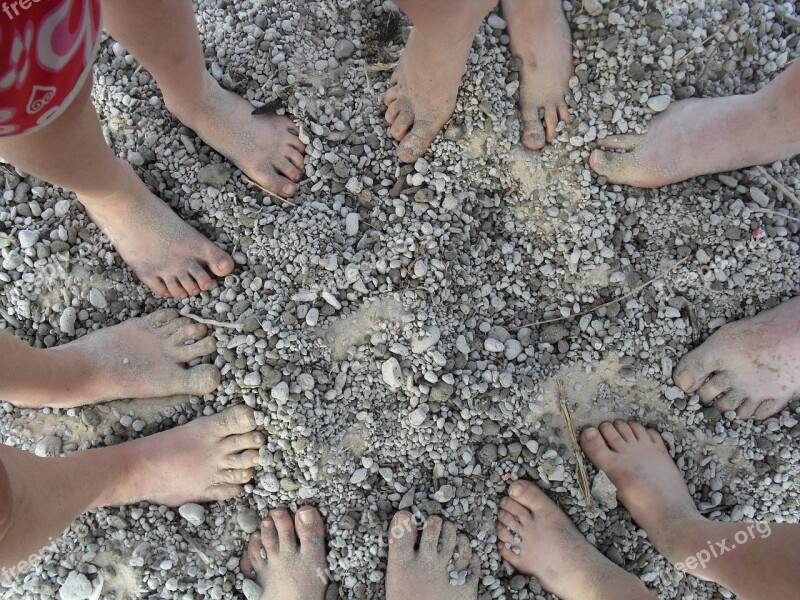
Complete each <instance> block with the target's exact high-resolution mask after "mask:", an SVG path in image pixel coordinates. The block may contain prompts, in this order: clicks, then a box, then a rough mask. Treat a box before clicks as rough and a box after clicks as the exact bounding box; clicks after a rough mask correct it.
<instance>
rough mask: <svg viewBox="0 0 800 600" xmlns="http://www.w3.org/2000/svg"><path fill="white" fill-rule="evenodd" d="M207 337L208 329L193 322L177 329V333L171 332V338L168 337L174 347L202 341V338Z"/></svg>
mask: <svg viewBox="0 0 800 600" xmlns="http://www.w3.org/2000/svg"><path fill="white" fill-rule="evenodd" d="M206 335H208V327H206V326H205V325H203V324H202V323H197V322H195V321H191V322H189V323H187V324H186V325H184V326H182V327H180V328H178V330H177V331H175V332H173V333H172V335H171V336H169V338H170V340H171V341H172V343H173V344H175V345H176V346H179V345H181V344H185V343H186V342H188V341H190V340H191V341H196V340H202V339H203V338H204V337H206Z"/></svg>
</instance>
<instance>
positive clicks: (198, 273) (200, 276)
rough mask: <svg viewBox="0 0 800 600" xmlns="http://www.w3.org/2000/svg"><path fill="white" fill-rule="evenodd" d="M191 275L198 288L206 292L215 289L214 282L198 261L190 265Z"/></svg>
mask: <svg viewBox="0 0 800 600" xmlns="http://www.w3.org/2000/svg"><path fill="white" fill-rule="evenodd" d="M189 273H191V275H192V277H193V278H194V280H195V281H196V282H197V285H198V287H199V288H200V289H201V290H203V291H204V292H207V291H208V290H210V289H211V288H213V287H214V280H213V279H211V276H209V274H208V272H207V271H206V270H205V269H204V268H203V267H201V266H200V265H199V264H198V263H197V262H196V261H192V262H191V263H190V264H189Z"/></svg>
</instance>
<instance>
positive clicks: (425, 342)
mask: <svg viewBox="0 0 800 600" xmlns="http://www.w3.org/2000/svg"><path fill="white" fill-rule="evenodd" d="M441 337H442V332H441V331H440V330H439V328H438V327H436V326H435V325H431V326H429V327H426V328H425V329H424V330H423V332H422V333H421V334H419V335H415V336H414V337H413V338H412V339H411V351H412V352H413V353H414V354H424V353H425V352H427V351H428V350H430V349H431V348H433V347H434V346H435V345H436V344H437V343H438V342H439V339H440V338H441Z"/></svg>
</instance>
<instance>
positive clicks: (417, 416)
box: [408, 405, 428, 428]
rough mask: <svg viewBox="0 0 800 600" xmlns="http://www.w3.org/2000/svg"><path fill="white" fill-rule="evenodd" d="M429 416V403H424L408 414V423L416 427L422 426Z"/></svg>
mask: <svg viewBox="0 0 800 600" xmlns="http://www.w3.org/2000/svg"><path fill="white" fill-rule="evenodd" d="M427 418H428V407H427V405H422V406H419V407H417V408H416V409H414V410H413V411H411V414H409V415H408V424H409V425H411V427H414V428H418V427H422V424H423V423H424V422H425V419H427Z"/></svg>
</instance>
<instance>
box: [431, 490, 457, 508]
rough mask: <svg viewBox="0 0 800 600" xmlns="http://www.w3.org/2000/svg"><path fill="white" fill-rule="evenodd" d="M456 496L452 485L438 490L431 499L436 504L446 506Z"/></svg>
mask: <svg viewBox="0 0 800 600" xmlns="http://www.w3.org/2000/svg"><path fill="white" fill-rule="evenodd" d="M455 495H456V488H454V487H453V486H452V485H443V486H442V487H440V488H439V490H438V491H437V492H436V493H435V494H434V495H433V499H434V500H436V501H437V502H441V503H442V504H447V503H448V502H450V500H452V499H453V498H455Z"/></svg>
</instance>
